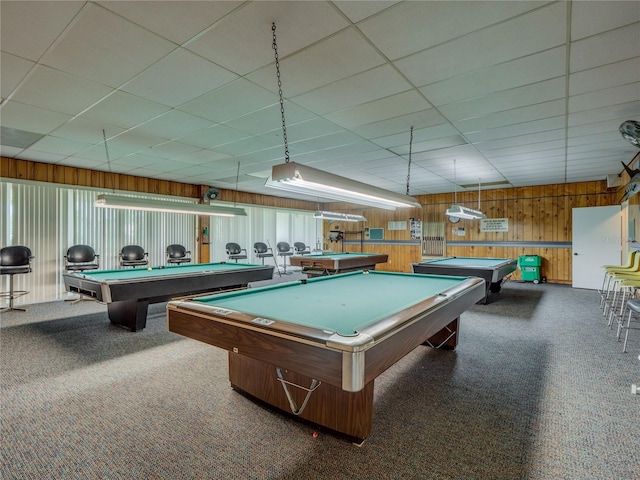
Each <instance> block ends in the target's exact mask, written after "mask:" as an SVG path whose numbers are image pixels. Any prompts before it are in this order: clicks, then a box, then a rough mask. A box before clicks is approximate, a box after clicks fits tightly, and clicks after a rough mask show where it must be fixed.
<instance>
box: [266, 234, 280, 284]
mask: <svg viewBox="0 0 640 480" xmlns="http://www.w3.org/2000/svg"><path fill="white" fill-rule="evenodd" d="M267 245H269V249H270V250H271V253H273V248H271V243H269V240H267ZM271 258H273V263H275V264H276V270H277V271H278V276H279V277H281V276H282V274H281V273H280V267H279V266H278V260H277V259H276V256H275V254H274V255H273V256H272V257H271Z"/></svg>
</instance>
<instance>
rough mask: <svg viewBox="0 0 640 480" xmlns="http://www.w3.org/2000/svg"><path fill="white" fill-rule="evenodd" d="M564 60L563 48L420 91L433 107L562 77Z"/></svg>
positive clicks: (450, 80)
mask: <svg viewBox="0 0 640 480" xmlns="http://www.w3.org/2000/svg"><path fill="white" fill-rule="evenodd" d="M565 60H566V49H565V48H564V47H558V48H552V49H551V50H547V51H544V52H541V53H537V54H533V55H529V56H527V57H523V58H518V59H516V60H512V61H510V62H505V63H502V64H500V65H493V66H491V67H488V68H485V69H482V70H477V71H475V72H471V73H468V74H466V75H460V76H457V77H453V78H449V79H447V80H444V81H441V82H436V83H433V84H431V85H427V86H425V87H422V88H421V89H420V91H421V92H422V93H423V94H424V95H425V96H426V97H427V98H428V99H429V101H430V102H431V103H433V104H434V105H436V106H441V105H446V104H450V103H455V102H460V101H461V100H468V99H473V98H477V97H482V96H484V95H488V94H491V93H496V92H500V91H504V90H510V89H513V88H516V87H524V86H527V85H531V84H533V83H536V82H540V81H544V80H549V79H552V78H556V77H562V76H564V74H565V72H566V65H565Z"/></svg>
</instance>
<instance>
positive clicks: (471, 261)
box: [422, 257, 511, 268]
mask: <svg viewBox="0 0 640 480" xmlns="http://www.w3.org/2000/svg"><path fill="white" fill-rule="evenodd" d="M510 260H511V259H509V258H488V257H487V258H485V257H449V258H439V259H435V260H428V261H426V262H422V263H425V264H430V265H447V266H457V267H480V268H488V267H497V266H499V265H502V264H503V263H505V262H506V261H510Z"/></svg>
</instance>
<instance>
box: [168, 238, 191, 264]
mask: <svg viewBox="0 0 640 480" xmlns="http://www.w3.org/2000/svg"><path fill="white" fill-rule="evenodd" d="M190 261H191V252H190V251H189V250H187V249H186V248H184V247H183V246H182V245H179V244H177V243H174V244H173V245H169V246H168V247H167V265H181V264H183V263H189V262H190Z"/></svg>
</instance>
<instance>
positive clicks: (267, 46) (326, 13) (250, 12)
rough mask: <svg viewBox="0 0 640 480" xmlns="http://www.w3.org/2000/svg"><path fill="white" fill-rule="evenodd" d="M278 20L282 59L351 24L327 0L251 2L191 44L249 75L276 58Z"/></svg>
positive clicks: (222, 62)
mask: <svg viewBox="0 0 640 480" xmlns="http://www.w3.org/2000/svg"><path fill="white" fill-rule="evenodd" d="M274 21H276V38H277V42H278V55H279V57H280V58H281V59H284V58H285V57H286V56H287V55H289V54H290V53H292V52H295V51H297V50H298V49H301V48H303V47H306V46H307V45H309V44H311V43H314V42H316V41H318V40H320V39H321V38H323V37H325V36H327V35H330V34H332V33H335V32H337V31H338V30H341V29H342V28H345V27H346V26H347V22H346V21H345V20H344V18H342V16H341V15H340V14H339V13H338V12H337V11H336V10H335V9H334V8H333V7H332V6H331V5H330V4H329V3H327V2H289V1H271V2H247V3H245V4H244V5H243V7H242V8H240V9H238V10H237V11H236V12H234V14H233V15H229V16H227V17H225V18H223V19H222V20H220V22H218V23H217V24H216V25H215V27H214V28H212V29H211V30H209V31H207V32H205V33H204V34H203V35H201V36H200V37H199V38H197V39H195V40H194V41H193V42H191V43H189V45H188V46H187V48H189V50H191V51H193V52H195V53H197V54H199V55H202V56H203V57H205V58H208V59H209V60H211V61H212V62H215V63H217V64H218V65H225V66H226V67H227V68H229V70H231V71H232V72H235V73H237V74H238V75H246V74H248V73H250V72H252V71H254V70H257V69H258V68H260V67H263V66H264V65H268V64H270V63H272V62H274V52H273V49H272V43H273V38H272V35H273V33H272V30H271V25H272V23H273V22H274ZM247 46H249V48H247Z"/></svg>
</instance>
